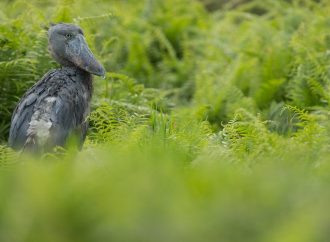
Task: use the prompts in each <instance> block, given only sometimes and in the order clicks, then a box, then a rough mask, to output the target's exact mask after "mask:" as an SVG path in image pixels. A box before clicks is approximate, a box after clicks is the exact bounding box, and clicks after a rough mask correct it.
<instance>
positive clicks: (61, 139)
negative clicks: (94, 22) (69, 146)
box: [9, 24, 105, 153]
mask: <svg viewBox="0 0 330 242" xmlns="http://www.w3.org/2000/svg"><path fill="white" fill-rule="evenodd" d="M48 35H49V49H50V52H51V54H52V56H53V57H54V59H55V60H56V61H57V62H58V63H60V64H61V65H62V67H61V68H60V69H56V70H51V71H49V72H48V73H47V74H46V75H45V76H44V77H42V79H41V80H40V81H38V82H37V83H36V84H35V85H34V86H33V87H31V88H30V89H29V90H28V91H27V92H26V93H25V95H24V96H23V97H22V98H21V100H20V101H19V103H18V105H17V107H16V109H15V110H14V113H13V116H12V122H11V127H10V135H9V145H10V146H11V147H12V148H14V149H16V150H20V149H24V150H27V151H31V152H33V153H42V152H46V151H50V150H52V148H54V147H55V146H65V144H66V143H67V141H68V139H69V138H70V137H73V136H74V137H75V138H76V140H77V141H78V146H79V147H80V148H81V146H82V144H83V142H84V140H85V137H86V132H87V129H88V123H87V121H86V118H87V116H88V114H89V110H90V100H91V96H92V91H93V85H92V75H91V74H95V75H104V73H105V71H104V68H103V67H102V65H101V64H99V63H98V62H97V60H96V59H95V58H94V56H93V54H92V52H91V51H90V50H89V48H88V46H87V44H86V42H85V40H84V37H83V33H82V30H81V29H80V28H79V27H78V26H75V25H71V24H58V25H55V26H53V27H51V28H50V29H49V31H48Z"/></svg>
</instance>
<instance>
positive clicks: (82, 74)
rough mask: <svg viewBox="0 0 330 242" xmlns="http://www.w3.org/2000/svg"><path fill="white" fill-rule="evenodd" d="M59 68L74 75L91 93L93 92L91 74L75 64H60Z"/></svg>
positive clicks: (69, 74)
mask: <svg viewBox="0 0 330 242" xmlns="http://www.w3.org/2000/svg"><path fill="white" fill-rule="evenodd" d="M61 69H62V70H63V71H65V72H66V74H67V75H68V76H72V77H73V76H74V77H75V79H78V80H79V81H80V82H81V83H82V84H83V85H84V86H85V88H86V89H87V91H88V92H89V93H90V95H92V92H93V75H92V74H90V73H89V72H87V71H84V70H82V69H80V68H78V67H76V66H62V67H61Z"/></svg>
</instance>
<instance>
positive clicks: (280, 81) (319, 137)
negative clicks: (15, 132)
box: [0, 0, 330, 242]
mask: <svg viewBox="0 0 330 242" xmlns="http://www.w3.org/2000/svg"><path fill="white" fill-rule="evenodd" d="M203 3H205V4H207V6H208V8H212V7H210V6H214V7H215V6H216V7H217V8H216V9H213V11H211V12H208V11H207V9H206V8H205V6H204V5H203ZM329 12H330V3H329V2H328V1H323V2H322V1H311V0H310V1H309V0H296V1H295V0H292V1H287V0H276V1H273V0H262V1H261V0H260V1H257V0H255V1H253V0H252V1H208V0H205V1H201V2H198V1H193V0H166V1H161V0H144V1H133V0H126V1H116V0H113V1H106V0H94V1H88V0H62V1H55V0H46V1H38V0H30V1H24V0H13V1H9V0H8V1H5V0H2V1H1V2H0V91H1V95H0V103H1V105H0V140H1V145H0V197H1V199H0V241H17V242H18V241H31V242H32V241H33V242H35V241H50V242H51V241H63V242H65V241H251V242H256V241H271V242H272V241H274V242H276V241H279V242H285V241H288V242H289V241H290V242H291V241H299V242H301V241H328V238H329V229H330V217H329V216H328V214H327V207H328V204H329V200H330V192H329V185H330V183H329V181H330V146H329V144H330V122H329V117H330V106H329V105H330V104H329V102H330V92H329V89H330V16H329ZM50 22H72V23H76V24H79V25H80V26H81V27H82V28H83V29H84V31H85V34H86V37H87V41H88V43H89V45H90V46H91V48H92V49H93V52H94V53H95V54H96V55H97V57H98V59H100V61H101V62H102V63H103V64H104V66H105V68H106V69H107V71H108V72H107V76H106V79H104V80H103V79H101V78H98V77H95V80H94V83H95V92H94V99H93V111H92V113H91V115H90V118H89V119H90V124H91V129H90V131H89V134H88V138H87V141H86V143H85V145H84V149H83V150H82V151H81V152H79V153H77V152H76V151H75V150H71V149H70V148H68V149H67V150H65V149H60V148H59V149H58V150H56V152H55V153H52V154H45V155H44V157H42V158H41V159H35V158H32V157H27V156H23V155H20V154H18V153H16V152H14V151H12V150H11V149H10V148H8V147H7V146H6V139H7V137H8V128H9V125H10V117H11V112H12V111H13V108H14V107H15V105H16V103H17V101H18V99H19V98H20V96H21V95H22V94H23V93H24V92H25V91H26V90H27V89H28V88H29V87H30V86H31V85H32V84H33V83H34V82H35V81H37V80H38V79H39V78H40V77H41V76H42V75H43V74H44V73H45V72H46V71H47V70H49V69H50V68H55V67H56V66H57V64H56V63H55V62H54V61H52V59H51V58H50V57H49V54H48V52H47V36H46V30H45V29H47V26H48V25H49V23H50Z"/></svg>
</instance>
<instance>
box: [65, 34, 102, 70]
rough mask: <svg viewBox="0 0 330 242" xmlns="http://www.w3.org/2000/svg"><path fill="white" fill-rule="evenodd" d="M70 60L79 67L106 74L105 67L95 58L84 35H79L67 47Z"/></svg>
mask: <svg viewBox="0 0 330 242" xmlns="http://www.w3.org/2000/svg"><path fill="white" fill-rule="evenodd" d="M66 53H67V55H68V56H69V58H70V61H71V62H72V63H73V64H74V65H76V66H77V67H79V68H81V69H83V70H85V71H87V72H89V73H91V74H94V75H97V76H104V75H105V69H104V67H103V66H102V65H101V64H100V63H99V62H98V61H97V60H96V59H95V57H94V55H93V53H92V51H91V50H90V49H89V47H88V45H87V43H86V40H85V38H84V36H83V35H81V34H79V35H77V36H76V37H75V38H74V39H73V40H71V41H70V42H69V43H68V45H67V49H66Z"/></svg>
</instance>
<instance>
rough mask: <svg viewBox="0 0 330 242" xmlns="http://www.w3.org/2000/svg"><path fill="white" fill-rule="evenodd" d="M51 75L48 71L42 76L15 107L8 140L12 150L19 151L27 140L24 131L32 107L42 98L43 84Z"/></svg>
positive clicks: (51, 72) (31, 112)
mask: <svg viewBox="0 0 330 242" xmlns="http://www.w3.org/2000/svg"><path fill="white" fill-rule="evenodd" d="M53 74H54V71H50V72H48V73H47V74H46V75H44V76H43V77H42V78H41V80H40V81H38V82H37V83H36V84H35V85H34V86H32V87H31V88H30V89H29V90H28V91H27V92H26V93H25V94H24V96H23V97H22V98H21V100H20V101H19V103H18V105H17V106H16V108H15V110H14V112H13V115H12V119H11V126H10V133H9V140H8V143H9V146H10V147H12V148H14V149H20V148H22V147H23V145H24V143H25V141H26V139H27V134H26V131H27V129H28V126H29V122H30V120H31V116H32V114H33V110H34V107H35V105H36V104H37V102H38V101H39V100H40V99H41V97H42V96H44V93H45V83H46V82H47V81H48V80H49V79H50V78H52V76H53ZM42 94H43V95H42Z"/></svg>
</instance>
